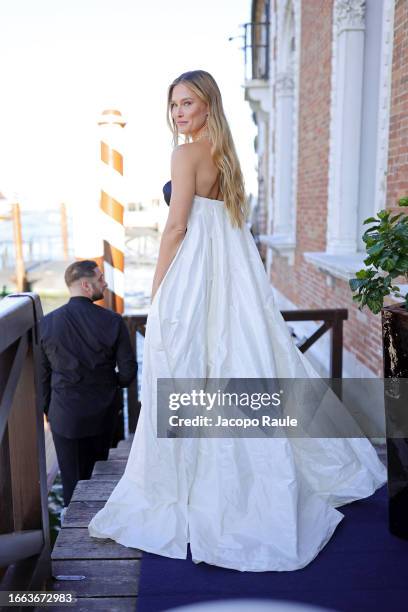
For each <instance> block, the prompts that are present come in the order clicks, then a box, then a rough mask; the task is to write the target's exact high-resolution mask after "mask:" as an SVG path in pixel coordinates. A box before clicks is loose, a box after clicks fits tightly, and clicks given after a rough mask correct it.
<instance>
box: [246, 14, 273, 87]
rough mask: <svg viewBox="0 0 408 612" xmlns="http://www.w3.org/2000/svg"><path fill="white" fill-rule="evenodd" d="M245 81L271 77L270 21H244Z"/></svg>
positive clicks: (265, 79)
mask: <svg viewBox="0 0 408 612" xmlns="http://www.w3.org/2000/svg"><path fill="white" fill-rule="evenodd" d="M242 27H243V28H244V35H243V38H244V61H245V81H251V80H254V79H257V80H263V81H267V80H268V79H269V21H258V22H251V23H244V24H243V26H242Z"/></svg>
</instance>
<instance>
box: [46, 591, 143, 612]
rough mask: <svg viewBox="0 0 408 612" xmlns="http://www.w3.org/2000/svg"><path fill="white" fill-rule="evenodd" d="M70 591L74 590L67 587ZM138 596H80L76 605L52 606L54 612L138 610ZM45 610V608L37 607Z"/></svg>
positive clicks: (131, 611) (123, 611)
mask: <svg viewBox="0 0 408 612" xmlns="http://www.w3.org/2000/svg"><path fill="white" fill-rule="evenodd" d="M67 591H68V592H72V591H71V589H69V588H67ZM136 609H137V597H117V598H112V597H80V598H78V600H77V602H76V604H75V605H74V606H52V612H67V610H72V611H75V612H108V611H109V612H136ZM35 612H44V608H35Z"/></svg>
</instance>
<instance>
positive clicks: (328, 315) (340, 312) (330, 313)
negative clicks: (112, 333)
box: [124, 308, 348, 433]
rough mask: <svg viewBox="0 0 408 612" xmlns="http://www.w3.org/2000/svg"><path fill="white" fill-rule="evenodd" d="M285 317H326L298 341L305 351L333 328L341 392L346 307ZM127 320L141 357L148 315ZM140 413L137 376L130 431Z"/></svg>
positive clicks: (332, 368)
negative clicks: (139, 340)
mask: <svg viewBox="0 0 408 612" xmlns="http://www.w3.org/2000/svg"><path fill="white" fill-rule="evenodd" d="M281 314H282V316H283V318H284V319H285V321H323V323H322V325H321V326H320V327H319V328H318V329H317V330H316V331H315V332H314V333H313V334H312V335H311V336H310V337H309V338H307V339H306V340H304V341H303V342H301V343H300V344H299V345H298V348H299V350H300V351H301V352H302V353H305V352H306V351H307V350H308V349H309V348H310V347H311V346H312V345H313V344H314V343H315V342H317V340H318V339H319V338H321V336H323V334H325V333H326V332H330V357H329V359H330V363H329V376H330V378H331V379H333V381H334V382H333V387H334V390H335V391H336V393H337V394H338V395H339V397H340V396H341V384H340V381H339V379H341V378H342V375H343V321H345V320H346V319H347V317H348V312H347V309H345V308H327V309H323V310H282V312H281ZM124 320H125V323H126V325H127V327H128V329H129V333H130V338H131V341H132V345H133V348H134V350H135V354H136V358H137V343H136V333H140V334H142V335H143V336H144V334H145V329H146V321H147V316H146V315H125V316H124ZM139 413H140V401H139V396H138V385H137V380H136V381H135V382H133V383H132V385H131V386H130V387H129V389H128V418H129V432H130V433H133V432H134V431H135V430H136V425H137V420H138V418H139Z"/></svg>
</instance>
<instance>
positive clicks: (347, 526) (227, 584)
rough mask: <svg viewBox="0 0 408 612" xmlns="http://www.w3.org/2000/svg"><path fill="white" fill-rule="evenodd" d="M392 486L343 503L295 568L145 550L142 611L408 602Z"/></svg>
mask: <svg viewBox="0 0 408 612" xmlns="http://www.w3.org/2000/svg"><path fill="white" fill-rule="evenodd" d="M387 505H388V502H387V489H386V486H384V487H382V488H381V489H380V490H378V491H377V492H376V493H375V494H374V495H372V496H371V497H369V498H368V499H364V500H360V501H357V502H354V503H352V504H348V505H346V506H343V507H341V508H339V510H340V512H342V514H344V515H345V517H344V519H343V520H342V522H341V523H340V525H339V526H338V527H337V529H336V531H335V533H334V535H333V537H332V538H331V540H330V541H329V542H328V544H327V546H326V547H325V548H324V549H323V550H322V551H321V552H320V553H319V555H318V556H317V557H316V559H315V560H314V561H312V562H311V563H310V564H309V565H308V566H307V567H305V568H303V569H300V570H296V571H292V572H259V573H257V572H238V571H236V570H228V569H224V568H220V567H215V566H213V565H207V564H205V563H199V564H198V565H195V564H194V563H193V562H192V561H191V555H190V550H189V555H188V559H187V560H179V559H169V558H167V557H161V556H159V555H153V554H149V553H143V559H142V567H141V576H140V582H139V596H138V605H137V610H138V612H158V611H159V610H167V609H169V608H171V607H175V606H181V605H187V604H192V603H196V602H205V601H213V600H216V599H224V600H225V599H237V598H244V599H245V598H256V599H263V600H265V599H268V600H285V601H297V602H303V603H308V604H314V605H316V606H322V607H327V608H331V609H332V610H339V611H342V612H366V611H367V612H368V611H370V612H373V611H384V612H385V611H387V612H388V611H390V612H403V611H406V610H408V542H407V541H404V540H401V539H399V538H396V537H395V536H392V535H391V534H390V533H389V532H388V516H387ZM407 520H408V517H407Z"/></svg>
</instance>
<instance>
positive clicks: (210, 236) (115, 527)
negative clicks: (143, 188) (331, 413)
mask: <svg viewBox="0 0 408 612" xmlns="http://www.w3.org/2000/svg"><path fill="white" fill-rule="evenodd" d="M316 376H317V374H316V372H315V371H314V369H313V368H312V367H311V365H310V364H309V362H308V360H307V359H306V358H305V357H304V356H303V355H302V353H300V351H299V350H298V348H297V347H296V346H295V344H294V342H293V340H292V338H291V336H290V332H289V330H288V327H287V325H286V323H285V322H284V320H283V318H282V315H281V314H280V312H279V310H278V309H277V308H276V306H275V305H274V301H273V294H272V289H271V286H270V283H269V280H268V278H267V276H266V274H265V271H264V268H263V265H262V262H261V259H260V256H259V254H258V251H257V248H256V245H255V243H254V240H253V238H252V236H251V234H250V232H249V230H248V229H247V228H246V227H245V228H244V229H235V228H232V226H231V224H230V221H229V217H228V214H227V212H226V209H225V207H224V204H223V203H222V202H220V201H218V200H211V199H208V198H203V197H200V196H195V198H194V202H193V206H192V211H191V214H190V218H189V222H188V229H187V233H186V236H185V238H184V240H183V242H182V244H181V246H180V248H179V250H178V252H177V255H176V257H175V258H174V260H173V262H172V264H171V266H170V268H169V270H168V272H167V274H166V276H165V278H164V280H163V282H162V284H161V285H160V288H159V290H158V291H157V294H156V296H155V299H154V301H153V303H152V306H151V310H150V313H149V317H148V322H147V328H146V338H145V344H144V356H143V377H142V392H141V402H142V409H141V414H140V418H139V423H138V426H137V431H136V433H135V437H134V441H133V445H132V448H131V451H130V455H129V459H128V462H127V466H126V469H125V472H124V475H123V476H122V478H121V479H120V481H119V482H118V484H117V486H116V488H115V489H114V491H113V492H112V494H111V496H110V497H109V499H108V501H107V502H106V505H105V506H104V508H103V509H101V510H100V511H99V512H98V513H97V514H96V515H95V516H94V518H93V519H92V521H91V522H90V524H89V533H90V535H91V536H92V537H96V538H111V539H113V540H115V541H116V542H119V543H120V544H123V545H124V546H129V547H135V548H139V549H141V550H144V551H148V552H152V553H155V554H158V555H164V556H167V557H173V558H177V559H185V558H186V555H187V543H188V542H190V547H191V554H192V558H193V560H194V561H195V562H200V561H205V562H206V563H210V564H213V565H218V566H222V567H227V568H233V569H237V570H241V571H254V572H260V571H268V570H278V571H281V570H296V569H299V568H301V567H304V566H305V565H307V564H308V563H309V562H310V561H312V559H313V558H314V557H315V556H316V555H317V554H318V552H319V551H320V550H321V549H322V548H323V547H324V546H325V544H326V543H327V542H328V540H329V539H330V537H331V536H332V534H333V532H334V530H335V529H336V526H337V525H338V523H339V522H340V521H341V520H342V518H343V515H342V514H341V513H340V512H339V511H338V510H336V509H335V508H336V507H338V506H341V505H343V504H347V503H349V502H352V501H354V500H357V499H360V498H364V497H367V496H369V495H371V494H372V493H374V491H375V490H376V489H377V488H378V487H380V486H381V485H383V484H384V483H385V481H386V471H385V468H384V466H383V465H382V463H381V462H380V461H379V459H378V457H377V454H376V452H375V450H374V448H373V446H372V445H371V444H370V442H369V441H368V440H367V439H366V438H353V439H343V438H318V439H313V438H290V439H289V438H268V439H264V438H263V439H259V438H258V439H254V438H247V439H245V438H239V439H237V438H218V439H214V438H190V439H175V438H169V439H158V438H157V437H156V379H157V378H207V377H213V378H230V377H231V378H234V377H236V378H239V377H242V378H244V377H248V378H262V377H263V378H273V377H281V378H292V377H296V378H307V377H316Z"/></svg>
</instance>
